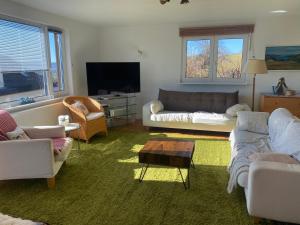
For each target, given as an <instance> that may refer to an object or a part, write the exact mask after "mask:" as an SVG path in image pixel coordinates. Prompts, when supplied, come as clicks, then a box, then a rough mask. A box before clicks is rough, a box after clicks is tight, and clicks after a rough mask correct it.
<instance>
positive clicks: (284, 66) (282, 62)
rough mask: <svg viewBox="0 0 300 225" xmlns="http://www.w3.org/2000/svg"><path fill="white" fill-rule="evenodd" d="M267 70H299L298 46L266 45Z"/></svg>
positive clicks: (299, 50)
mask: <svg viewBox="0 0 300 225" xmlns="http://www.w3.org/2000/svg"><path fill="white" fill-rule="evenodd" d="M265 59H266V64H267V68H268V70H300V46H274V47H266V58H265Z"/></svg>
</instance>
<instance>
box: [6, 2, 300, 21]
mask: <svg viewBox="0 0 300 225" xmlns="http://www.w3.org/2000/svg"><path fill="white" fill-rule="evenodd" d="M12 1H14V2H17V3H20V4H24V5H27V6H30V7H33V8H36V9H40V10H43V11H47V12H50V13H54V14H58V15H61V16H65V17H68V18H71V19H75V20H78V21H82V22H85V23H92V24H95V25H100V26H111V25H137V24H158V23H180V24H184V23H192V22H200V21H201V22H207V21H219V22H220V21H233V20H235V21H237V22H239V21H255V20H256V19H257V18H260V17H269V16H275V15H274V14H271V13H270V11H272V10H287V11H288V13H287V14H288V15H300V0H190V4H185V5H180V4H179V2H180V0H171V2H169V3H166V4H165V5H161V4H160V3H159V0H12Z"/></svg>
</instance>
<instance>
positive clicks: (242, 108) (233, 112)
mask: <svg viewBox="0 0 300 225" xmlns="http://www.w3.org/2000/svg"><path fill="white" fill-rule="evenodd" d="M240 111H251V109H250V107H249V106H248V105H247V104H235V105H233V106H230V107H229V108H228V109H227V110H226V114H228V115H230V116H237V112H240Z"/></svg>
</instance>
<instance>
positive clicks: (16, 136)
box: [6, 127, 30, 140]
mask: <svg viewBox="0 0 300 225" xmlns="http://www.w3.org/2000/svg"><path fill="white" fill-rule="evenodd" d="M6 136H7V137H8V138H9V139H10V140H30V138H29V137H28V136H27V134H26V133H25V131H24V130H23V129H22V128H20V127H16V129H15V130H14V131H11V132H7V133H6Z"/></svg>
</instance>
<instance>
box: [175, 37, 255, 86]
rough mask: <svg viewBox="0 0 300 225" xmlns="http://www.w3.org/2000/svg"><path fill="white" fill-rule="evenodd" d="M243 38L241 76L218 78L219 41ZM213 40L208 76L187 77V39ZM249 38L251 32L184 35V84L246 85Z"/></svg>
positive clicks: (182, 80) (182, 75) (182, 81)
mask: <svg viewBox="0 0 300 225" xmlns="http://www.w3.org/2000/svg"><path fill="white" fill-rule="evenodd" d="M237 38H238V39H243V53H242V66H241V71H242V74H241V78H240V79H234V78H218V77H217V62H218V41H219V40H220V39H237ZM208 39H209V40H211V46H210V49H211V53H210V66H209V73H208V76H209V77H208V78H187V77H186V67H187V65H186V62H187V41H191V40H208ZM249 40H250V34H239V35H213V36H196V37H183V38H182V66H181V67H182V71H181V78H180V81H181V83H183V84H216V85H219V84H228V85H245V84H246V73H245V72H244V67H245V65H246V62H247V58H248V54H249Z"/></svg>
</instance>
